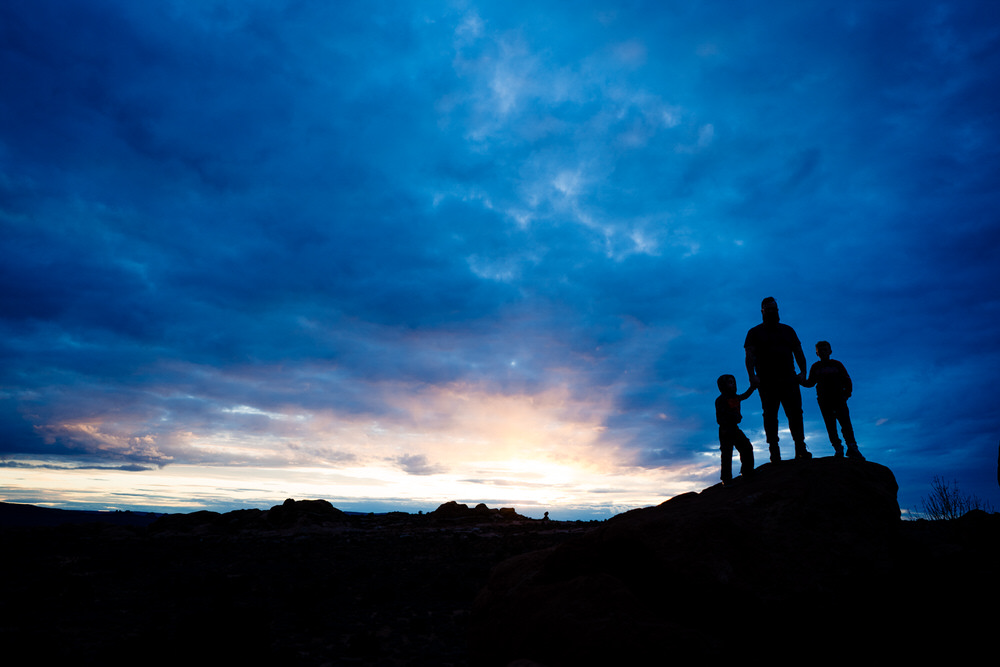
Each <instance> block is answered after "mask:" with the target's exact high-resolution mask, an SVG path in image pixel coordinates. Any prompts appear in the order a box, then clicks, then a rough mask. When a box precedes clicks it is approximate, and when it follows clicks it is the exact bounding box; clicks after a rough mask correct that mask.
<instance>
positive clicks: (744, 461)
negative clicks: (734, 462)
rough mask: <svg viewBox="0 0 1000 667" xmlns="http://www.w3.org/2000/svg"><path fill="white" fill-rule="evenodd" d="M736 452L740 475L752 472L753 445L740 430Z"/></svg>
mask: <svg viewBox="0 0 1000 667" xmlns="http://www.w3.org/2000/svg"><path fill="white" fill-rule="evenodd" d="M736 450H737V451H738V452H739V453H740V474H741V475H748V474H750V472H751V471H752V470H753V444H752V443H751V442H750V438H748V437H747V436H746V433H744V432H743V431H742V430H739V438H738V439H737V441H736Z"/></svg>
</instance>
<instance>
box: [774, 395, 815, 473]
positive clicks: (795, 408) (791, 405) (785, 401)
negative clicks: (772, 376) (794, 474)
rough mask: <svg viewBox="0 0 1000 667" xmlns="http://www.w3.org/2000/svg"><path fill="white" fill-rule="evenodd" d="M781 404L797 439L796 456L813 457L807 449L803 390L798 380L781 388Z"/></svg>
mask: <svg viewBox="0 0 1000 667" xmlns="http://www.w3.org/2000/svg"><path fill="white" fill-rule="evenodd" d="M781 406H782V407H783V408H784V410H785V418H786V419H788V430H789V431H790V432H791V434H792V440H794V441H795V458H797V459H799V458H804V459H808V458H812V454H810V453H809V452H808V450H806V436H805V428H804V426H803V424H802V392H800V391H799V385H798V382H795V381H794V380H793V381H791V382H788V383H786V384H785V386H783V387H782V388H781Z"/></svg>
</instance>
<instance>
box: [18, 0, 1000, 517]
mask: <svg viewBox="0 0 1000 667" xmlns="http://www.w3.org/2000/svg"><path fill="white" fill-rule="evenodd" d="M723 5H724V7H723ZM998 47H1000V9H998V8H997V7H994V5H993V4H992V3H956V4H947V3H946V4H940V3H930V2H891V1H886V2H846V3H840V4H837V5H836V6H831V5H828V4H825V3H813V2H805V3H803V2H779V3H770V4H768V5H767V6H766V7H763V6H758V5H753V6H750V5H747V6H742V5H739V4H735V5H734V4H733V3H715V2H708V3H694V4H692V3H685V2H667V3H648V4H647V3H638V4H635V3H633V4H632V5H630V6H629V7H618V8H615V6H614V5H607V4H602V3H588V2H583V3H574V4H573V5H572V6H570V5H566V6H565V7H551V6H543V5H539V4H538V3H520V2H514V3H510V2H507V3H495V2H471V3H470V2H433V1H432V2H422V3H419V4H414V3H406V2H381V3H375V4H372V3H351V2H348V3H328V2H319V1H317V2H312V1H306V2H283V1H281V0H275V1H269V2H241V3H231V2H226V1H224V0H207V1H203V2H186V1H184V0H175V1H172V2H162V3H152V4H149V3H131V2H123V1H121V0H96V1H95V0H87V1H83V0H78V1H77V0H37V1H36V2H30V3H6V4H4V5H3V6H2V7H0V79H2V80H3V81H4V91H5V92H4V95H3V96H2V99H0V251H2V253H3V257H4V261H3V263H2V265H0V335H2V337H0V359H2V364H0V454H3V456H4V459H5V460H4V464H3V466H0V475H2V476H3V477H2V478H3V480H4V482H3V485H4V487H5V490H6V491H5V497H6V498H7V499H10V500H26V499H31V500H32V501H36V502H42V501H45V502H50V503H57V504H62V505H66V506H68V505H71V504H74V503H76V504H81V503H88V504H90V505H98V504H103V505H109V506H110V505H114V504H115V503H118V504H123V503H125V502H126V500H127V502H129V503H132V504H135V505H144V506H151V507H176V506H179V505H185V504H187V505H191V506H213V507H219V506H221V505H223V504H225V502H226V499H227V498H228V499H229V501H231V502H232V503H233V504H235V505H239V504H241V503H243V504H245V503H249V502H259V503H264V504H266V503H267V502H269V501H270V500H281V497H280V496H282V495H284V494H289V495H290V494H291V492H292V490H295V489H297V490H299V491H300V492H302V493H311V494H316V495H322V496H324V497H331V498H333V497H334V496H336V498H339V499H340V503H341V504H346V503H356V504H357V506H359V507H383V508H384V507H385V506H386V504H388V505H392V504H393V503H396V504H397V505H398V506H412V507H416V506H421V507H423V506H425V505H427V506H431V505H433V503H434V502H435V501H444V500H449V499H457V500H463V501H475V502H479V501H485V502H490V501H493V502H495V503H503V504H515V503H522V505H524V506H529V507H535V508H539V509H541V508H542V507H543V506H544V505H545V504H546V503H549V504H550V505H552V506H556V505H558V506H560V507H566V508H573V511H574V512H587V511H591V510H592V511H594V512H597V513H601V512H608V511H618V510H620V509H622V508H625V507H629V506H634V505H635V504H643V503H650V502H657V501H658V500H660V499H662V498H663V497H665V496H668V495H671V494H673V493H677V492H679V491H683V490H688V489H691V488H700V487H702V486H704V485H706V484H710V483H714V481H715V480H716V479H717V477H718V469H717V466H718V453H717V447H718V444H717V438H716V431H715V423H714V411H713V400H714V397H715V394H716V389H715V379H716V377H717V376H718V375H720V374H723V373H732V374H734V375H736V377H737V380H738V382H739V384H740V387H741V388H742V387H745V386H746V377H745V373H744V372H743V368H744V360H743V349H742V344H743V339H744V336H745V334H746V331H747V329H748V328H750V327H751V326H753V325H754V324H756V323H757V322H758V321H759V317H760V316H759V304H760V300H761V299H762V298H763V297H765V296H768V295H773V296H775V297H776V298H777V300H778V302H779V305H780V306H781V313H782V317H783V320H784V321H786V322H787V323H789V324H791V325H792V326H794V327H795V329H796V331H797V332H798V334H799V337H800V338H801V340H802V341H803V344H804V347H805V349H806V354H807V356H808V357H809V359H810V362H811V361H813V360H814V359H815V357H814V356H813V353H812V346H813V343H814V342H815V341H816V340H819V339H826V340H829V341H830V342H831V343H832V344H833V356H834V357H835V358H838V359H841V360H842V361H843V362H844V363H845V364H846V366H847V368H848V369H849V370H850V372H851V374H852V377H853V378H854V381H855V393H854V398H853V399H852V404H851V409H852V414H853V416H854V421H855V429H856V431H857V433H858V436H859V441H860V443H861V447H862V451H863V452H864V453H865V454H866V456H868V457H869V459H871V460H875V461H878V462H880V463H884V464H886V465H888V466H890V467H891V468H892V469H893V470H894V471H895V472H896V474H897V477H898V478H899V480H900V484H901V492H900V501H901V504H902V505H903V506H904V507H907V508H917V507H918V505H919V498H920V496H921V495H923V494H926V493H927V492H929V490H930V481H931V479H932V478H933V476H934V475H942V476H944V477H946V478H949V479H950V478H955V479H957V480H958V481H959V484H960V486H961V487H962V488H963V489H965V490H967V491H969V492H974V493H977V494H978V495H979V496H981V497H984V498H988V497H991V496H995V495H996V487H995V486H993V484H995V478H994V477H995V476H994V472H995V470H994V469H993V466H994V465H995V462H996V446H997V438H998V436H997V430H996V427H995V426H994V424H993V422H994V421H995V419H993V418H992V417H994V416H995V412H996V411H995V410H994V409H993V408H992V407H991V405H992V402H991V400H990V396H989V392H988V390H987V389H986V388H987V387H988V386H989V383H990V380H991V379H992V377H991V375H990V372H991V370H992V369H994V368H997V367H998V366H1000V364H998V362H1000V352H998V351H997V349H996V345H995V341H997V340H998V339H1000V295H998V293H997V290H996V289H994V287H993V286H994V285H996V284H997V283H998V281H1000V268H998V267H1000V264H998V263H997V262H996V260H995V257H996V256H997V255H998V254H1000V223H998V219H997V213H996V212H997V211H998V210H1000V201H998V199H1000V190H998V188H997V184H998V182H1000V152H998V149H997V146H1000V137H998V133H1000V126H998V125H997V122H996V119H997V117H998V112H1000V97H998V96H997V95H996V94H994V92H993V88H994V87H995V85H994V83H995V81H996V80H997V76H998V75H1000V48H998ZM812 396H813V394H812V392H811V391H807V392H805V396H804V398H805V401H804V404H805V411H806V426H807V440H808V442H809V446H810V448H811V449H812V450H813V451H814V452H816V453H817V454H820V455H826V454H828V453H829V452H830V451H831V450H830V449H829V444H828V442H827V439H826V434H825V430H824V428H823V425H822V421H821V419H820V415H819V411H818V409H817V408H816V405H815V402H814V401H813V399H812ZM760 422H761V420H760V412H759V408H757V403H756V398H754V399H751V402H750V403H747V404H746V406H745V408H744V423H743V425H744V427H745V430H746V432H747V434H748V435H749V436H750V438H751V439H752V440H753V442H754V443H755V444H756V445H757V447H758V448H761V447H763V446H764V442H763V441H764V438H763V432H762V428H761V423H760ZM788 440H790V438H788V437H787V433H786V435H785V437H784V438H783V440H782V441H783V443H784V442H786V441H788ZM789 447H790V442H789ZM88 470H89V471H96V470H103V471H107V475H108V476H104V477H101V478H100V480H98V479H96V478H94V479H91V478H88V477H86V474H85V471H88ZM182 472H183V475H185V477H184V479H185V480H186V481H185V482H184V484H185V485H186V486H183V489H184V490H183V493H186V494H188V496H187V501H185V500H184V499H182V498H181V497H180V495H179V494H181V493H182V491H181V490H180V489H181V487H182V485H180V484H179V483H178V482H177V481H176V479H179V478H175V477H172V476H174V475H181V473H182ZM155 475H160V477H156V476H155ZM334 479H335V480H336V481H331V480H334ZM144 480H145V481H144ZM154 480H156V481H155V483H154ZM171 480H173V481H171ZM199 480H200V481H199ZM209 480H211V481H209ZM102 485H103V486H102ZM171 485H173V486H174V487H175V490H174V493H173V495H172V494H171V491H170V489H171ZM199 485H201V486H199ZM310 485H311V486H310ZM330 485H332V486H330ZM140 489H143V490H140ZM115 493H121V494H125V495H122V496H120V497H118V499H117V500H116V499H113V498H112V495H113V494H115ZM74 494H75V495H74ZM274 496H278V497H277V498H275V497H274ZM46 498H48V500H45V499H46ZM123 499H124V500H123ZM365 503H368V505H365ZM185 506H186V505H185ZM588 508H589V509H588ZM539 513H540V512H539Z"/></svg>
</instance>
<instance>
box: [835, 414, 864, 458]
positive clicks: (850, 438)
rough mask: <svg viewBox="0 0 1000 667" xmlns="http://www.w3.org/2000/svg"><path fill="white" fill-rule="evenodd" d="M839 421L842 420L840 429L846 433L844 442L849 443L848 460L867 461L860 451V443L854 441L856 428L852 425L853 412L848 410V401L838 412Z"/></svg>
mask: <svg viewBox="0 0 1000 667" xmlns="http://www.w3.org/2000/svg"><path fill="white" fill-rule="evenodd" d="M837 419H838V420H840V428H841V429H842V430H843V431H844V440H845V441H846V442H847V456H848V458H852V459H858V460H861V461H864V460H865V457H864V456H862V454H861V450H860V449H858V442H857V440H855V439H854V426H852V425H851V412H850V410H848V409H847V401H846V400H844V403H843V407H842V408H841V409H839V410H837Z"/></svg>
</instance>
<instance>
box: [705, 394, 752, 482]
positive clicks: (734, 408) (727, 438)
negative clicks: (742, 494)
mask: <svg viewBox="0 0 1000 667" xmlns="http://www.w3.org/2000/svg"><path fill="white" fill-rule="evenodd" d="M717 383H718V385H719V397H718V398H717V399H715V421H717V422H718V423H719V449H720V450H722V483H723V484H728V483H729V482H731V481H732V479H733V449H734V448H735V449H736V451H738V452H739V453H740V474H741V475H744V476H745V475H749V474H750V472H751V471H752V470H753V445H752V444H751V443H750V439H749V438H748V437H747V436H746V435H745V434H744V433H743V431H742V430H741V429H740V426H739V424H740V422H741V421H742V420H743V414H742V413H741V412H740V403H742V402H743V401H745V400H746V399H748V398H750V394H752V393H753V392H754V389H755V387H750V388H749V389H747V390H746V391H745V392H743V393H742V394H737V393H736V378H735V377H733V376H732V375H722V376H719V379H718V382H717Z"/></svg>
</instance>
